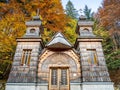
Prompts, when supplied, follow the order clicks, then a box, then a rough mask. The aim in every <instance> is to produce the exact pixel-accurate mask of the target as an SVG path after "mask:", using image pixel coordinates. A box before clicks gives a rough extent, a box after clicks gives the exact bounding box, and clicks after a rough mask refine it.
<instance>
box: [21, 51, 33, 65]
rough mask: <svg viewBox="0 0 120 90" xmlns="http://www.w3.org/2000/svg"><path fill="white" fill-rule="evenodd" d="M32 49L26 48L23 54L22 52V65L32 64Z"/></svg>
mask: <svg viewBox="0 0 120 90" xmlns="http://www.w3.org/2000/svg"><path fill="white" fill-rule="evenodd" d="M31 51H32V50H31V49H24V50H23V54H22V60H21V64H22V65H24V66H25V65H30V58H31Z"/></svg>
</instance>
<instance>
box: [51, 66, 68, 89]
mask: <svg viewBox="0 0 120 90" xmlns="http://www.w3.org/2000/svg"><path fill="white" fill-rule="evenodd" d="M49 90H69V68H65V67H64V68H63V67H59V68H56V67H51V68H50V79H49Z"/></svg>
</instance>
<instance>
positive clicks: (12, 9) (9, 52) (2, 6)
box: [0, 0, 67, 76]
mask: <svg viewBox="0 0 120 90" xmlns="http://www.w3.org/2000/svg"><path fill="white" fill-rule="evenodd" d="M36 10H39V12H37V13H38V15H40V18H41V20H42V24H43V27H44V28H45V29H44V30H45V31H46V32H45V34H44V35H43V38H44V40H46V41H48V40H49V39H50V38H51V37H52V36H53V33H55V32H56V31H58V30H64V28H65V26H66V22H67V19H66V15H65V14H64V10H63V7H62V5H61V1H60V0H39V1H38V0H37V1H36V0H9V2H7V3H6V2H2V1H1V2H0V25H1V26H0V33H1V35H0V66H1V67H0V76H5V74H6V75H8V74H7V73H6V70H7V69H6V70H4V68H7V66H8V65H10V64H11V62H10V61H12V60H13V55H14V52H15V46H16V40H15V39H16V37H21V36H23V35H24V33H25V30H26V27H25V21H27V20H30V19H32V16H34V15H36ZM46 36H47V37H46ZM47 39H48V40H47ZM11 57H12V58H11ZM6 63H7V64H6ZM2 65H5V66H2ZM8 69H10V68H8Z"/></svg>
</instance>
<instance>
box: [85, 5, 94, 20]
mask: <svg viewBox="0 0 120 90" xmlns="http://www.w3.org/2000/svg"><path fill="white" fill-rule="evenodd" d="M83 12H84V14H85V16H86V17H87V19H88V20H90V19H93V14H94V13H93V12H91V9H89V8H88V6H87V5H85V8H84V11H83Z"/></svg>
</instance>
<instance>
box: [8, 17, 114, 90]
mask: <svg viewBox="0 0 120 90" xmlns="http://www.w3.org/2000/svg"><path fill="white" fill-rule="evenodd" d="M41 25H42V24H41V20H40V18H39V16H34V17H33V20H31V21H28V22H26V26H27V30H26V33H25V35H24V36H23V37H21V38H17V47H16V52H15V55H14V61H13V64H12V68H11V72H10V75H9V78H8V81H7V84H6V90H114V88H113V83H112V82H111V80H110V77H109V73H108V69H107V66H106V63H105V58H104V54H103V49H102V44H101V42H102V39H101V38H99V37H97V36H95V35H94V34H93V32H92V26H93V22H92V21H88V20H86V18H85V17H84V16H81V17H80V19H79V21H78V24H77V29H76V32H77V34H78V35H79V37H78V38H77V39H76V42H75V44H74V46H73V45H71V44H70V43H69V41H68V40H67V39H66V38H65V36H64V35H63V34H62V33H60V32H58V33H56V34H55V36H53V38H52V39H51V41H50V42H48V43H47V44H46V45H44V43H43V40H42V37H41V35H40V34H41V29H40V27H41Z"/></svg>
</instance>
